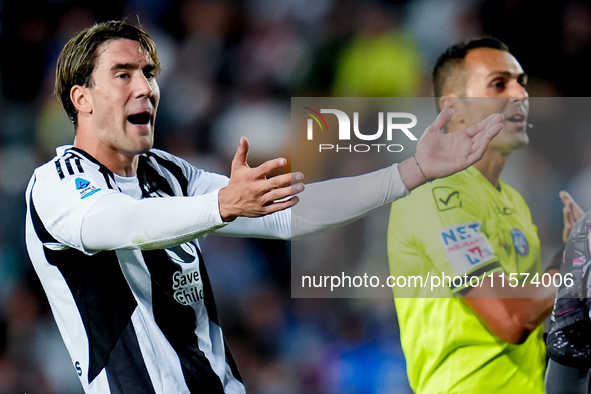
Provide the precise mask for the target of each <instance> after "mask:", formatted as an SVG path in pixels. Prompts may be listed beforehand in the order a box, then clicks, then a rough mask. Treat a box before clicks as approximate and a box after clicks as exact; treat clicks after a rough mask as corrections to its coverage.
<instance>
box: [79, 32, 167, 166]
mask: <svg viewBox="0 0 591 394" xmlns="http://www.w3.org/2000/svg"><path fill="white" fill-rule="evenodd" d="M98 51H99V56H98V58H97V64H96V66H95V69H94V71H93V73H92V79H93V87H92V88H90V89H89V99H90V100H91V104H92V111H91V113H90V114H89V116H90V118H91V123H92V125H93V133H94V137H96V139H97V141H96V142H97V143H98V144H99V145H100V147H101V149H106V150H108V151H110V152H116V153H118V154H123V155H125V156H128V157H134V156H135V155H138V154H140V153H144V152H146V151H148V150H149V149H150V148H151V147H152V145H153V143H154V121H155V119H156V109H157V108H158V101H159V99H160V89H159V88H158V84H157V83H156V78H155V75H154V69H155V67H154V63H153V62H152V60H151V59H150V57H149V56H148V55H147V54H146V53H144V52H143V51H141V49H140V45H139V43H138V42H136V41H132V40H128V39H117V40H113V41H109V42H106V43H105V44H103V45H102V46H101V47H99V49H98Z"/></svg>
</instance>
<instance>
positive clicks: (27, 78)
mask: <svg viewBox="0 0 591 394" xmlns="http://www.w3.org/2000/svg"><path fill="white" fill-rule="evenodd" d="M0 7H1V8H0V54H1V56H0V206H1V207H2V214H1V218H2V219H1V220H0V394H12V393H25V392H26V393H28V394H36V393H42V394H74V393H80V392H81V387H80V385H79V383H78V378H77V376H76V373H75V370H74V367H73V366H72V363H71V361H70V359H69V356H68V354H67V352H66V350H65V347H64V345H63V343H62V341H61V339H60V337H59V333H58V331H57V328H56V326H55V323H54V322H53V318H52V316H51V313H50V311H49V307H48V305H47V300H46V298H45V296H44V294H43V291H42V290H41V289H40V284H39V282H38V280H37V278H36V275H35V273H34V272H32V266H31V264H30V262H29V259H28V256H27V253H26V249H25V244H24V236H23V234H24V217H25V200H24V197H23V196H24V191H25V187H26V184H27V182H28V179H29V177H30V175H31V173H32V171H33V169H34V168H35V167H36V166H38V165H40V164H41V163H44V162H45V161H47V160H49V159H51V158H52V157H53V156H54V154H55V147H56V146H59V145H63V144H70V143H72V141H73V136H74V134H73V127H72V125H71V123H70V122H69V120H68V118H67V116H66V115H65V113H64V111H63V109H62V107H61V104H60V103H59V101H58V100H57V99H56V98H55V96H54V95H53V83H54V73H55V62H56V59H57V56H58V54H59V52H60V50H61V48H62V47H63V45H64V44H65V43H66V42H67V40H68V39H70V38H71V37H72V36H73V35H74V34H75V33H76V32H78V31H80V30H81V29H83V28H86V27H88V26H91V25H92V24H93V23H95V22H100V21H105V20H110V19H122V18H126V19H127V20H129V21H130V22H132V23H136V24H137V23H139V24H140V25H141V26H142V27H143V28H144V29H145V30H146V31H147V32H148V33H149V34H150V35H151V36H152V37H153V38H154V40H155V41H156V44H157V49H158V54H159V56H160V61H161V63H162V65H163V70H162V73H161V75H160V76H159V77H158V82H159V85H160V88H161V92H162V100H161V103H160V107H159V111H158V118H157V122H156V124H157V126H156V147H158V148H161V149H165V150H167V151H169V152H171V153H173V154H177V155H179V156H181V157H183V158H185V159H187V160H188V161H190V162H191V163H193V164H194V165H196V166H197V167H200V168H204V169H206V170H210V171H214V172H218V173H223V174H227V175H229V168H230V161H231V158H232V156H233V154H234V152H235V149H236V147H237V145H238V141H239V137H240V136H241V135H246V136H247V137H248V138H249V141H250V144H251V151H250V155H249V163H250V164H251V165H257V164H260V163H261V162H263V161H264V160H266V159H270V158H273V157H277V156H279V155H281V156H286V157H289V154H290V135H289V131H290V130H289V120H290V113H289V110H290V107H289V106H290V98H291V97H295V96H299V97H303V96H332V95H334V96H358V97H361V96H430V95H431V91H430V71H431V68H432V66H433V64H434V62H435V59H436V58H437V56H438V55H439V54H440V53H441V52H442V51H443V50H444V49H445V48H446V47H447V46H449V45H451V44H453V43H455V42H457V41H459V40H462V39H465V38H469V37H473V36H477V35H481V34H484V33H488V34H492V35H494V36H496V37H498V38H500V39H501V40H503V41H505V42H506V43H507V44H508V45H509V47H510V48H511V50H512V52H513V54H514V55H515V56H516V57H517V59H519V61H520V62H521V64H522V65H523V68H524V69H525V70H526V72H527V73H528V74H529V75H530V87H529V92H530V95H532V96H539V97H545V96H552V97H554V96H569V97H584V96H586V95H588V92H589V91H590V88H591V78H588V77H587V72H586V71H587V70H588V69H589V68H590V67H591V6H590V4H589V2H588V1H580V0H568V1H554V2H546V3H544V6H541V3H540V2H539V1H534V0H498V1H494V0H490V1H489V0H447V1H439V0H406V1H405V0H397V1H386V0H370V1H361V0H345V1H339V0H101V1H74V0H28V1H17V0H2V1H0ZM532 110H533V109H532ZM434 111H435V109H434ZM554 126H555V127H550V128H549V127H546V128H544V127H542V128H539V131H538V130H536V127H534V128H533V129H532V131H531V134H530V137H531V143H530V146H529V147H528V148H527V149H526V150H525V151H523V152H520V153H518V154H515V158H512V160H511V161H510V162H511V163H512V164H510V165H509V167H508V170H507V174H506V177H505V178H506V181H507V182H508V183H509V184H512V185H513V186H515V187H516V188H517V189H518V190H519V191H521V192H522V193H523V195H524V197H525V199H526V201H528V203H530V206H531V208H532V213H533V217H534V222H535V223H536V224H537V225H538V227H539V230H540V237H541V239H542V244H543V245H547V247H546V248H545V249H544V253H545V255H548V254H550V253H551V252H552V249H553V248H554V247H555V246H556V245H557V244H558V243H559V242H560V234H561V230H562V222H561V220H562V216H561V215H562V213H561V203H560V200H559V199H558V191H559V190H561V189H567V190H569V191H571V192H572V193H573V195H574V196H575V198H576V199H577V200H578V201H580V203H581V206H582V207H583V208H584V209H591V193H590V192H591V182H588V180H589V179H591V133H589V130H590V128H591V119H588V120H587V121H585V120H584V117H583V120H581V121H577V122H573V124H569V125H568V127H565V125H564V124H557V125H554ZM374 231H376V234H375V236H376V237H382V238H384V237H385V231H386V228H385V224H384V227H383V228H380V229H374ZM368 238H370V239H371V238H372V237H368ZM384 244H385V243H384ZM202 247H203V252H204V256H205V261H206V262H207V264H208V269H209V272H210V277H211V280H212V285H213V288H214V293H215V295H216V302H217V304H218V309H219V310H220V319H221V322H222V326H223V328H224V330H225V333H226V335H227V338H228V342H229V345H230V348H231V349H232V352H233V354H234V355H235V358H236V361H237V364H238V367H239V369H240V371H241V373H242V377H243V379H244V382H245V384H246V387H247V391H248V392H249V393H252V394H275V393H277V394H292V393H294V394H295V393H304V392H305V393H308V394H324V393H326V394H330V393H348V394H349V393H350V394H357V393H358V394H370V393H386V392H387V393H395V392H396V393H409V392H410V389H409V387H408V383H407V379H406V374H405V365H404V357H403V355H402V351H401V349H400V344H399V337H398V328H397V322H396V314H395V311H394V306H393V302H392V300H391V299H385V298H384V299H295V298H294V299H292V298H291V296H290V252H291V251H290V247H291V246H290V244H289V243H286V242H278V241H269V240H242V239H221V238H218V237H214V236H210V237H207V238H206V239H205V240H204V241H203V242H202ZM335 248H338V245H335ZM384 253H385V251H384Z"/></svg>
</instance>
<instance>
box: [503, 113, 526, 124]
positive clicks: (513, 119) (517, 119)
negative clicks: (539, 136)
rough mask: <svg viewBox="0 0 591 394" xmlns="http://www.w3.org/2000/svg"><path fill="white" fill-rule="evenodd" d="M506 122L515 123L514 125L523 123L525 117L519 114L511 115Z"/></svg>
mask: <svg viewBox="0 0 591 394" xmlns="http://www.w3.org/2000/svg"><path fill="white" fill-rule="evenodd" d="M507 120H508V121H509V122H516V123H519V122H523V121H524V120H525V115H520V114H517V115H513V116H511V117H510V118H508V119H507Z"/></svg>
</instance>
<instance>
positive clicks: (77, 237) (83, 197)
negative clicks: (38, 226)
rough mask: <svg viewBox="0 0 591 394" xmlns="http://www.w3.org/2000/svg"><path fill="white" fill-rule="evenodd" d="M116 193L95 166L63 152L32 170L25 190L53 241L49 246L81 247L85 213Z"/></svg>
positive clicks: (81, 248) (79, 248) (82, 248)
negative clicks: (62, 154)
mask: <svg viewBox="0 0 591 394" xmlns="http://www.w3.org/2000/svg"><path fill="white" fill-rule="evenodd" d="M116 194H120V193H118V192H117V191H116V190H114V189H113V186H112V185H110V184H109V183H108V179H106V178H105V177H104V176H103V174H102V173H101V172H100V171H99V170H98V168H94V167H93V166H90V165H88V164H87V163H84V164H83V163H82V162H81V161H80V160H79V159H78V158H76V157H73V156H68V155H67V154H65V155H64V156H62V157H58V158H56V159H55V160H54V161H51V162H49V163H47V164H45V165H43V166H41V167H39V168H38V169H37V170H35V173H34V174H33V177H32V178H31V181H30V182H29V186H28V191H27V195H30V196H31V200H30V201H31V204H33V208H34V210H35V212H36V214H37V215H38V217H39V218H40V219H41V222H42V223H43V224H44V226H45V228H46V230H47V232H48V233H49V235H50V236H51V237H52V238H54V239H55V240H56V241H57V242H56V243H53V245H51V247H53V248H60V247H62V248H67V247H70V248H75V249H78V250H81V251H85V248H84V246H83V242H82V236H81V235H82V232H81V230H82V223H83V222H84V219H85V217H86V215H87V214H88V212H89V211H90V210H91V209H92V208H93V206H94V205H95V204H96V203H97V202H98V201H100V200H101V199H102V198H104V197H106V196H109V195H116ZM128 198H129V197H128Z"/></svg>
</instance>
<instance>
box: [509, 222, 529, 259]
mask: <svg viewBox="0 0 591 394" xmlns="http://www.w3.org/2000/svg"><path fill="white" fill-rule="evenodd" d="M511 237H513V246H514V247H515V251H516V252H517V253H519V254H520V255H521V256H527V254H528V253H529V243H528V242H527V238H526V237H525V234H523V232H522V231H521V230H520V229H518V228H514V229H513V230H511Z"/></svg>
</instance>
